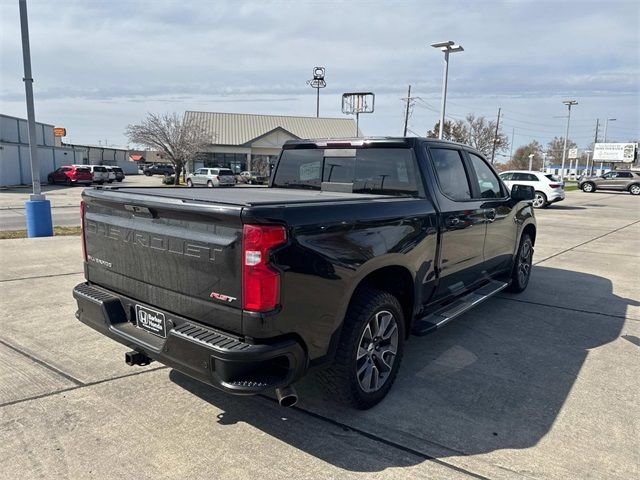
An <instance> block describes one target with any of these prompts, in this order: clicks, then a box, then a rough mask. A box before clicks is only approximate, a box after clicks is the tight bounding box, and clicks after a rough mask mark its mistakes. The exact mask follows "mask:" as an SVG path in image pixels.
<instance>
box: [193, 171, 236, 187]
mask: <svg viewBox="0 0 640 480" xmlns="http://www.w3.org/2000/svg"><path fill="white" fill-rule="evenodd" d="M235 184H236V176H235V175H234V174H233V172H232V171H231V169H229V168H199V169H198V170H196V171H195V172H193V173H190V174H189V175H187V186H188V187H195V186H197V185H202V186H206V187H232V186H234V185H235Z"/></svg>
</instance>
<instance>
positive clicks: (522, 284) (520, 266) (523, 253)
mask: <svg viewBox="0 0 640 480" xmlns="http://www.w3.org/2000/svg"><path fill="white" fill-rule="evenodd" d="M532 262H533V242H532V241H531V237H530V236H529V235H527V234H526V233H525V234H524V235H522V238H521V239H520V246H519V247H518V253H517V254H516V259H515V262H514V264H513V270H512V273H511V284H510V285H509V288H508V290H509V291H510V292H514V293H520V292H523V291H524V290H525V289H526V288H527V285H529V278H530V277H531V264H532Z"/></svg>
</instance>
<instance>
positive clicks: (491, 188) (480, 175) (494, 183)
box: [469, 152, 535, 198]
mask: <svg viewBox="0 0 640 480" xmlns="http://www.w3.org/2000/svg"><path fill="white" fill-rule="evenodd" d="M469 158H470V159H471V164H472V165H473V169H474V170H475V172H476V177H477V181H478V188H479V189H480V197H481V198H502V197H503V196H504V195H503V192H502V187H501V186H500V181H499V180H498V177H497V176H496V174H495V173H494V172H493V170H491V167H489V165H487V163H486V162H485V161H484V160H483V159H482V158H480V157H479V156H478V155H475V154H473V153H471V152H469ZM525 175H527V178H529V177H531V176H533V175H530V174H525ZM534 178H535V177H534Z"/></svg>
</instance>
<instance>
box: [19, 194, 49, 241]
mask: <svg viewBox="0 0 640 480" xmlns="http://www.w3.org/2000/svg"><path fill="white" fill-rule="evenodd" d="M24 209H25V214H26V216H27V236H28V237H29V238H33V237H51V236H53V223H52V221H51V202H49V200H27V201H26V202H24Z"/></svg>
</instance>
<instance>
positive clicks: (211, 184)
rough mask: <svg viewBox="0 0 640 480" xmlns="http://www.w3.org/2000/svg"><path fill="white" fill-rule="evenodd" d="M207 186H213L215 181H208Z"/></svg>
mask: <svg viewBox="0 0 640 480" xmlns="http://www.w3.org/2000/svg"><path fill="white" fill-rule="evenodd" d="M207 187H209V188H213V182H212V181H211V180H209V181H208V182H207Z"/></svg>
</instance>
